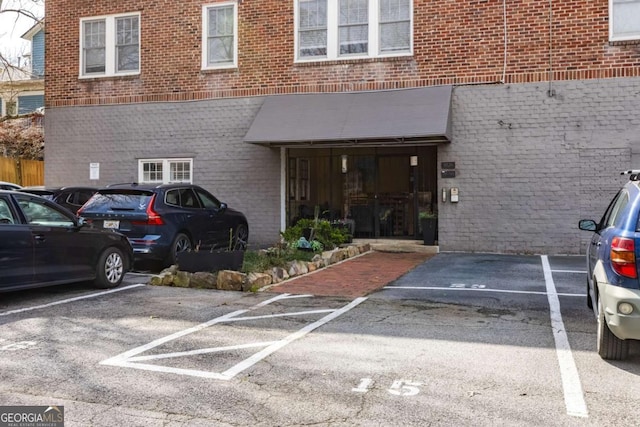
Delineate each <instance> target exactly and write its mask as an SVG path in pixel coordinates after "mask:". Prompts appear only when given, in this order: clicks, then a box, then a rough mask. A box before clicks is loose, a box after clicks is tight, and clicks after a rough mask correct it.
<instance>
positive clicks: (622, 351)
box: [597, 298, 629, 360]
mask: <svg viewBox="0 0 640 427" xmlns="http://www.w3.org/2000/svg"><path fill="white" fill-rule="evenodd" d="M597 340H598V354H599V355H600V357H602V358H603V359H608V360H624V359H626V358H627V355H628V354H629V342H628V341H626V340H621V339H620V338H618V337H616V336H615V335H613V332H611V330H610V329H609V326H608V325H607V320H606V319H605V316H604V307H603V306H602V298H598V333H597Z"/></svg>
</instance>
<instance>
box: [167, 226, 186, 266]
mask: <svg viewBox="0 0 640 427" xmlns="http://www.w3.org/2000/svg"><path fill="white" fill-rule="evenodd" d="M189 250H191V239H189V236H187V235H186V234H184V233H178V234H177V235H176V237H175V238H174V239H173V243H172V244H171V250H170V251H169V256H168V257H167V264H168V265H174V264H177V263H178V253H179V252H186V251H189Z"/></svg>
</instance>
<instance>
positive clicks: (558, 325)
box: [541, 255, 588, 417]
mask: <svg viewBox="0 0 640 427" xmlns="http://www.w3.org/2000/svg"><path fill="white" fill-rule="evenodd" d="M541 259H542V269H543V271H544V281H545V284H546V287H547V299H548V301H549V312H550V315H551V329H552V330H553V339H554V340H555V343H556V354H557V356H558V363H559V364H560V377H561V378H562V388H563V390H564V403H565V406H566V408H567V414H568V415H571V416H574V417H587V416H588V412H587V405H586V403H585V401H584V393H583V391H582V384H581V383H580V376H579V375H578V368H577V367H576V363H575V361H574V359H573V354H572V353H571V346H570V345H569V338H568V337H567V331H566V330H565V328H564V322H563V321H562V314H561V313H560V300H559V299H558V294H557V293H556V285H555V283H554V282H553V276H552V274H551V267H550V266H549V259H548V258H547V256H546V255H542V256H541Z"/></svg>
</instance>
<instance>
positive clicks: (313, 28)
mask: <svg viewBox="0 0 640 427" xmlns="http://www.w3.org/2000/svg"><path fill="white" fill-rule="evenodd" d="M639 1H640V0H639ZM295 14H296V15H295V25H296V29H295V49H296V60H297V61H322V60H336V59H351V58H376V57H383V56H401V55H412V54H413V0H295Z"/></svg>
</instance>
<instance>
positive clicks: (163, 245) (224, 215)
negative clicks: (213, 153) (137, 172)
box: [78, 183, 249, 265]
mask: <svg viewBox="0 0 640 427" xmlns="http://www.w3.org/2000/svg"><path fill="white" fill-rule="evenodd" d="M78 215H80V216H82V217H83V218H85V219H86V220H87V222H90V223H91V224H92V225H93V227H97V228H109V229H113V230H117V231H119V232H120V233H122V234H124V235H125V236H127V237H128V238H129V241H130V242H131V245H132V246H133V250H134V253H135V257H136V259H137V260H152V261H161V262H163V264H164V265H171V264H175V263H176V254H177V253H178V252H182V251H186V250H190V249H192V248H198V249H199V250H218V249H221V250H226V249H234V250H245V249H246V248H247V241H248V238H249V226H248V224H247V218H246V217H245V216H244V215H243V214H242V213H241V212H238V211H236V210H234V209H231V208H229V207H227V205H226V203H222V202H220V201H219V200H218V199H216V198H215V197H214V196H213V195H212V194H211V193H209V192H208V191H206V190H205V189H203V188H202V187H199V186H197V185H193V184H161V185H153V184H136V183H133V184H117V185H112V186H109V187H107V188H103V189H100V190H99V191H98V192H97V193H96V194H94V195H93V197H92V198H91V199H90V200H89V201H88V202H87V203H86V204H85V205H84V206H83V207H82V208H81V209H80V210H79V211H78Z"/></svg>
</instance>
